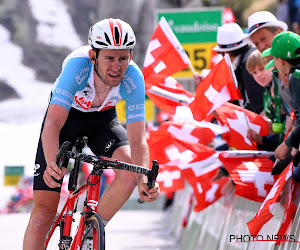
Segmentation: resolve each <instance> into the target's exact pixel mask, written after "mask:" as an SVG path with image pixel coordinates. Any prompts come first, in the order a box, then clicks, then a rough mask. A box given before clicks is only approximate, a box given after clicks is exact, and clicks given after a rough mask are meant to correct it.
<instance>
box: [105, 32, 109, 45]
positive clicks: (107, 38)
mask: <svg viewBox="0 0 300 250" xmlns="http://www.w3.org/2000/svg"><path fill="white" fill-rule="evenodd" d="M104 35H105V39H106V42H108V44H109V45H111V42H110V40H109V37H108V35H107V34H106V32H104Z"/></svg>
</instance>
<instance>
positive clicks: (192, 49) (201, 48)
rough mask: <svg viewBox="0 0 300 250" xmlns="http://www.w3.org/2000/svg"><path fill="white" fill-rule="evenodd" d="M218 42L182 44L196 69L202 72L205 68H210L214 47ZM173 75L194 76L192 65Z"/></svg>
mask: <svg viewBox="0 0 300 250" xmlns="http://www.w3.org/2000/svg"><path fill="white" fill-rule="evenodd" d="M214 46H216V43H186V44H182V47H183V49H184V50H185V51H186V53H187V55H188V57H189V58H190V61H191V63H192V66H193V67H194V69H195V71H196V72H198V73H201V71H202V70H203V69H209V68H210V64H211V58H212V52H211V51H212V50H211V49H212V48H213V47H214ZM173 77H175V78H176V77H178V78H180V77H182V78H183V77H193V71H192V70H191V69H190V67H188V68H186V69H185V70H182V71H180V72H178V73H176V74H174V75H173Z"/></svg>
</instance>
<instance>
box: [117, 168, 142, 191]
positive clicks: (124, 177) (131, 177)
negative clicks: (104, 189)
mask: <svg viewBox="0 0 300 250" xmlns="http://www.w3.org/2000/svg"><path fill="white" fill-rule="evenodd" d="M116 178H117V179H118V181H120V182H122V186H123V187H124V188H128V189H134V188H135V187H136V185H137V182H136V175H135V173H132V172H129V171H122V170H121V171H119V172H118V173H116Z"/></svg>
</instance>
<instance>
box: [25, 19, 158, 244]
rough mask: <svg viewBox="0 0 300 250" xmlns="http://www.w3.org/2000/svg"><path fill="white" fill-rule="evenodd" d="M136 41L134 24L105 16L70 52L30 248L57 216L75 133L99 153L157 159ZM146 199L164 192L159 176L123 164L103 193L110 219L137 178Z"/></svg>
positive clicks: (42, 162)
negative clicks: (59, 156) (64, 155)
mask: <svg viewBox="0 0 300 250" xmlns="http://www.w3.org/2000/svg"><path fill="white" fill-rule="evenodd" d="M135 43H136V39H135V35H134V32H133V30H132V28H131V27H130V25H129V24H127V23H125V22H124V21H122V20H120V19H104V20H102V21H100V22H98V23H96V24H95V25H94V26H92V27H91V28H90V30H89V36H88V44H89V45H88V46H83V47H81V48H79V49H77V50H75V51H73V52H72V53H71V54H70V55H68V56H67V57H66V59H65V60H64V62H63V64H62V71H61V73H60V75H59V77H58V78H57V80H56V82H55V84H54V87H53V89H52V96H51V100H50V104H49V107H48V110H47V112H46V115H45V119H44V122H43V125H42V129H41V136H40V140H39V143H38V148H37V155H36V165H35V172H34V187H33V189H34V194H33V196H34V197H33V200H34V202H33V208H32V212H31V217H30V220H29V223H28V226H27V229H26V232H25V236H24V242H23V248H24V249H25V250H27V249H30V250H33V249H43V246H44V239H45V237H46V234H47V232H48V230H49V228H50V226H51V223H52V222H53V220H54V217H55V214H56V210H57V206H58V202H59V197H60V184H58V183H57V182H55V181H54V180H53V179H52V176H53V177H54V178H56V179H60V178H62V176H63V175H64V173H65V172H66V170H65V169H64V168H63V170H62V171H61V170H60V169H59V168H58V166H57V165H56V163H55V162H56V153H57V152H58V149H59V147H60V145H61V144H62V143H63V142H64V141H66V140H68V141H70V142H71V143H72V144H74V143H75V141H76V138H78V137H80V136H88V138H89V147H90V148H91V149H92V151H93V152H94V153H95V154H96V155H104V156H107V157H112V158H114V159H118V160H120V161H124V162H129V163H133V164H136V165H140V166H143V167H147V168H148V165H149V149H148V145H147V143H146V138H145V90H144V78H143V75H142V73H141V71H140V69H139V68H138V66H137V65H136V64H135V63H134V62H133V61H132V60H131V59H132V55H133V53H132V49H133V47H134V45H135ZM121 99H125V100H126V116H127V131H126V130H125V129H124V128H123V126H122V125H121V124H120V123H119V120H118V117H117V113H116V108H115V105H116V103H117V102H118V101H119V100H121ZM136 185H137V186H138V190H139V195H140V198H141V199H142V200H144V201H145V202H151V201H154V200H156V198H157V197H158V195H159V187H158V184H157V183H156V184H155V187H154V188H152V189H150V190H149V188H148V186H147V180H146V177H145V176H144V175H140V174H135V173H131V172H128V171H120V170H119V171H116V177H115V179H114V181H113V182H112V183H111V184H110V186H109V187H108V188H107V189H106V191H105V192H104V194H103V195H102V197H101V200H100V201H99V208H98V212H99V214H100V216H101V217H102V219H103V222H104V224H105V225H106V224H107V222H108V221H109V220H110V219H111V218H112V217H113V215H114V214H115V213H116V212H117V211H118V210H119V209H120V208H121V207H122V205H123V204H124V203H125V202H126V201H127V199H128V198H129V197H130V195H131V193H132V191H133V189H134V188H135V186H136Z"/></svg>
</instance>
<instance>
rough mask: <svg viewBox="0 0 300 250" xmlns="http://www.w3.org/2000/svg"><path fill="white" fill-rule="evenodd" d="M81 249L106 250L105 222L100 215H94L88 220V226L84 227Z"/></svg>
mask: <svg viewBox="0 0 300 250" xmlns="http://www.w3.org/2000/svg"><path fill="white" fill-rule="evenodd" d="M94 244H95V245H94ZM95 246H96V248H95ZM80 249H82V250H92V249H97V250H105V230H104V225H103V221H102V219H101V217H100V215H99V214H94V215H92V216H91V217H90V218H88V219H87V221H86V224H85V225H84V232H83V236H82V243H81V247H80Z"/></svg>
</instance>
